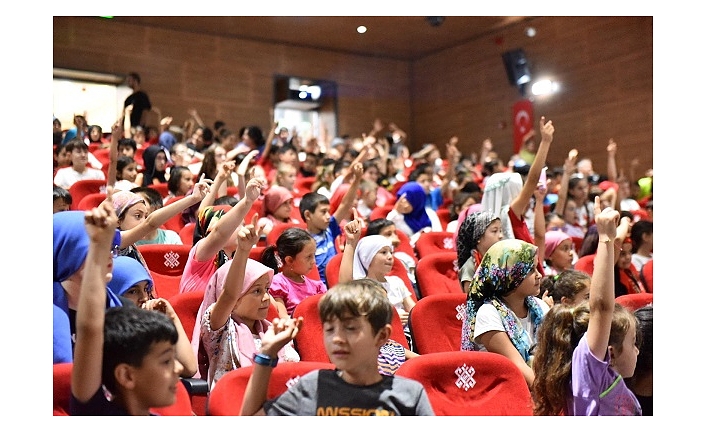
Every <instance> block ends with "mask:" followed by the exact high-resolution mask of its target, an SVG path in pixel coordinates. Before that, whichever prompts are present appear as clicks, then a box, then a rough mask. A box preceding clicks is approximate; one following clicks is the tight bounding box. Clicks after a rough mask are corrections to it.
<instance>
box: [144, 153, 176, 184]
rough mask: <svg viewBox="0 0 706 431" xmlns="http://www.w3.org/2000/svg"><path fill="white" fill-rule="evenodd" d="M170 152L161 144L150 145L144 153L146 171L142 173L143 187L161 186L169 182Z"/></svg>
mask: <svg viewBox="0 0 706 431" xmlns="http://www.w3.org/2000/svg"><path fill="white" fill-rule="evenodd" d="M169 160H170V159H169V151H167V150H165V149H164V148H163V147H161V146H160V145H159V144H157V145H150V146H149V147H147V148H145V151H144V152H143V153H142V161H143V163H144V170H143V171H142V185H143V186H149V185H151V184H159V183H166V182H167V176H166V175H167V163H168V162H169Z"/></svg>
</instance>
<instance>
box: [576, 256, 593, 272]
mask: <svg viewBox="0 0 706 431" xmlns="http://www.w3.org/2000/svg"><path fill="white" fill-rule="evenodd" d="M595 257H596V255H595V254H587V255H586V256H582V257H579V258H578V260H577V261H576V263H574V269H575V270H577V271H583V272H585V273H586V274H588V275H593V259H595Z"/></svg>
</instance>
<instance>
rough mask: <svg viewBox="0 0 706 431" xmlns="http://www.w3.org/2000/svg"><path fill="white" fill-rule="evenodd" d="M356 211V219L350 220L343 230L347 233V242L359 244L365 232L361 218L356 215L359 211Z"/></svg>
mask: <svg viewBox="0 0 706 431" xmlns="http://www.w3.org/2000/svg"><path fill="white" fill-rule="evenodd" d="M353 211H354V219H353V220H352V221H349V222H348V223H346V224H345V226H343V232H344V233H345V235H346V243H348V244H358V240H359V239H360V236H361V235H362V233H363V226H362V221H361V219H360V218H357V217H355V216H356V215H357V214H358V212H357V211H356V210H355V209H353Z"/></svg>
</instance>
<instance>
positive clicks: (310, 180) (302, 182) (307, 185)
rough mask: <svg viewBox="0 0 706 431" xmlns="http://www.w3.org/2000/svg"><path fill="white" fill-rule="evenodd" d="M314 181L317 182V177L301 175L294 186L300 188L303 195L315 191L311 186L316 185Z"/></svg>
mask: <svg viewBox="0 0 706 431" xmlns="http://www.w3.org/2000/svg"><path fill="white" fill-rule="evenodd" d="M314 182H316V177H300V178H297V179H296V181H294V187H295V188H298V189H299V190H300V191H301V192H302V195H303V194H305V193H308V192H311V191H313V190H311V187H312V186H313V185H314Z"/></svg>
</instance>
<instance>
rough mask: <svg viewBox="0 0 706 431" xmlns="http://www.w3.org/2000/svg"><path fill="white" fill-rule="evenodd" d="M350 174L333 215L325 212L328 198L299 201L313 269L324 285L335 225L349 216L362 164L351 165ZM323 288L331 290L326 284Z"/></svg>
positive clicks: (310, 196) (338, 231) (333, 250)
mask: <svg viewBox="0 0 706 431" xmlns="http://www.w3.org/2000/svg"><path fill="white" fill-rule="evenodd" d="M351 172H352V175H353V182H352V183H351V186H350V188H349V189H348V191H347V192H346V194H345V195H343V199H342V200H341V204H340V205H339V206H338V208H336V212H335V213H334V214H333V215H330V213H329V208H330V202H329V200H328V198H327V197H326V196H324V195H322V194H320V193H317V192H309V193H306V194H305V195H304V196H302V199H301V201H300V202H299V213H300V214H301V216H302V220H304V222H305V223H306V230H307V231H308V232H309V233H310V234H311V236H312V237H314V240H315V241H316V253H315V258H316V266H317V268H318V269H319V276H320V277H321V281H323V282H324V283H326V265H327V264H328V262H329V260H331V258H332V257H333V256H335V255H336V253H337V251H336V242H335V240H336V238H337V237H338V236H339V235H340V234H341V227H340V226H339V225H340V223H341V220H343V219H344V218H346V216H349V215H350V213H351V209H352V206H353V202H354V201H355V197H356V194H357V192H358V186H359V185H360V181H361V178H362V177H363V165H362V164H361V163H356V164H354V165H353V167H352V169H351ZM326 286H328V287H329V288H331V287H333V286H329V285H328V283H326Z"/></svg>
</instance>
